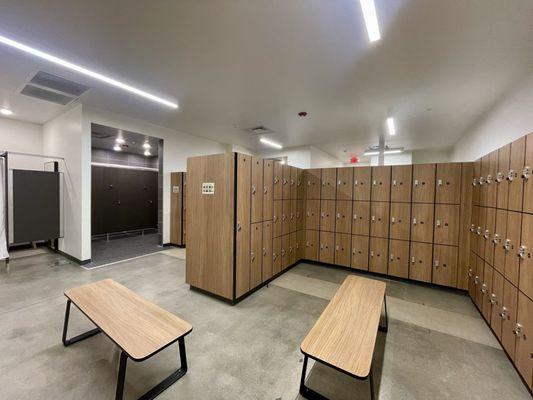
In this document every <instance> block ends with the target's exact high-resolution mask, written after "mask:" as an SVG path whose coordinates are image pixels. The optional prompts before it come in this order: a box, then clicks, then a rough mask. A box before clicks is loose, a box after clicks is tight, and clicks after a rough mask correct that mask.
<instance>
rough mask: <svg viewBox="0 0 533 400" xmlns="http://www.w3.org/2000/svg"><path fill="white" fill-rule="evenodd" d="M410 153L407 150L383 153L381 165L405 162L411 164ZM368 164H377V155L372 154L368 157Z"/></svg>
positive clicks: (404, 163)
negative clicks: (397, 152) (398, 152)
mask: <svg viewBox="0 0 533 400" xmlns="http://www.w3.org/2000/svg"><path fill="white" fill-rule="evenodd" d="M412 163H413V159H412V153H411V152H409V151H406V152H404V153H401V154H385V155H384V160H383V165H406V164H412ZM370 165H372V166H375V165H379V157H378V156H372V157H371V158H370Z"/></svg>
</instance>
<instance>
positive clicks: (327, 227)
mask: <svg viewBox="0 0 533 400" xmlns="http://www.w3.org/2000/svg"><path fill="white" fill-rule="evenodd" d="M320 230H321V231H326V232H335V200H322V201H321V202H320Z"/></svg>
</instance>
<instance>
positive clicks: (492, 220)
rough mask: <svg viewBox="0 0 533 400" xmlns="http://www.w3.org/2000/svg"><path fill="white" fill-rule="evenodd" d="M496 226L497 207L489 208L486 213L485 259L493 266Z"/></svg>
mask: <svg viewBox="0 0 533 400" xmlns="http://www.w3.org/2000/svg"><path fill="white" fill-rule="evenodd" d="M495 228H496V209H495V208H487V210H486V214H485V230H484V231H483V239H484V241H485V251H484V254H485V261H486V262H488V263H489V264H490V265H491V266H492V265H493V263H494V240H493V239H494V229H495Z"/></svg>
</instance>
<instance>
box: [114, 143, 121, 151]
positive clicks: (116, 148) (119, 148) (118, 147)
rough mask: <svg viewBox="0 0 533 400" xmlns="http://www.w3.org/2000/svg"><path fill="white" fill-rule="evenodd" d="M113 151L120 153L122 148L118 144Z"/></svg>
mask: <svg viewBox="0 0 533 400" xmlns="http://www.w3.org/2000/svg"><path fill="white" fill-rule="evenodd" d="M113 150H115V151H120V150H122V147H120V146H119V145H118V144H116V145H115V146H114V147H113Z"/></svg>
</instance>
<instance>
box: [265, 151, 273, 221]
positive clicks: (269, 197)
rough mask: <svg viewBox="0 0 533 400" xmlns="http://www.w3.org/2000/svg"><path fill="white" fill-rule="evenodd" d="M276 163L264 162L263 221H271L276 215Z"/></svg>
mask: <svg viewBox="0 0 533 400" xmlns="http://www.w3.org/2000/svg"><path fill="white" fill-rule="evenodd" d="M273 186H274V162H273V161H272V160H263V220H265V221H270V220H271V219H272V216H273V215H274V188H273Z"/></svg>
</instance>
